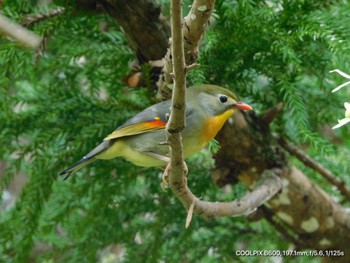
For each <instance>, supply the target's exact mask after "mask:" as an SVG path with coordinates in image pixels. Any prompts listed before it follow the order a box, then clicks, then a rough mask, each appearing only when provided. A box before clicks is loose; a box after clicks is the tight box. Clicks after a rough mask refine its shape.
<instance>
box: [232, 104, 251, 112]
mask: <svg viewBox="0 0 350 263" xmlns="http://www.w3.org/2000/svg"><path fill="white" fill-rule="evenodd" d="M234 107H235V108H237V109H239V110H253V108H252V107H251V106H249V105H248V104H245V103H243V102H237V103H236V104H234Z"/></svg>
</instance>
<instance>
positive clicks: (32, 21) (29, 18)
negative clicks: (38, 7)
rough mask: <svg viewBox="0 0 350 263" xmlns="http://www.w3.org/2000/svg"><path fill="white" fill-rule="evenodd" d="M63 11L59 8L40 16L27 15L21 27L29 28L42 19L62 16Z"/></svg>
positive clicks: (63, 9)
mask: <svg viewBox="0 0 350 263" xmlns="http://www.w3.org/2000/svg"><path fill="white" fill-rule="evenodd" d="M65 11H66V10H65V8H63V7H59V8H56V9H54V10H51V11H50V12H48V13H41V14H37V15H27V16H26V17H25V19H24V21H23V22H22V26H24V27H29V26H31V25H33V24H35V23H38V22H40V21H42V20H44V19H48V18H52V17H55V16H59V15H62V14H64V12H65Z"/></svg>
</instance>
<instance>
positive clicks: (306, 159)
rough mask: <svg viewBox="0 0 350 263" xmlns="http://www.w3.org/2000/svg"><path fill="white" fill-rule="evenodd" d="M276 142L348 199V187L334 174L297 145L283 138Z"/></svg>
mask: <svg viewBox="0 0 350 263" xmlns="http://www.w3.org/2000/svg"><path fill="white" fill-rule="evenodd" d="M278 143H279V144H280V145H281V146H282V147H283V148H284V149H285V150H286V151H288V152H289V153H290V154H292V155H294V156H295V157H297V158H298V159H299V160H300V161H301V162H302V163H303V164H304V165H305V166H307V167H309V168H311V169H313V170H314V171H316V172H318V173H319V174H320V175H322V176H323V177H324V178H325V179H326V180H327V181H328V182H330V183H331V184H333V185H334V186H336V187H337V188H338V190H339V191H340V192H341V193H342V194H343V195H344V196H345V197H346V198H347V199H348V200H350V189H349V187H347V185H346V183H345V182H344V181H343V180H341V179H339V178H338V177H337V176H336V175H335V174H333V173H332V172H331V171H330V170H328V169H327V168H325V167H323V166H322V165H321V164H319V163H318V162H316V161H315V160H314V159H312V158H311V157H310V156H308V155H307V154H306V153H304V152H303V151H301V150H300V149H298V148H297V147H295V146H293V145H291V144H289V143H287V142H286V141H285V140H284V139H283V138H281V139H279V140H278Z"/></svg>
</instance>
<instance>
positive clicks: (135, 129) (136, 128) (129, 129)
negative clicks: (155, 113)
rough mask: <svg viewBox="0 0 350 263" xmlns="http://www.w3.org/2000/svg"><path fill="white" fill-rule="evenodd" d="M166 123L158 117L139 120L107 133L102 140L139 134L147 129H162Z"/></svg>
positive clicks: (147, 130)
mask: <svg viewBox="0 0 350 263" xmlns="http://www.w3.org/2000/svg"><path fill="white" fill-rule="evenodd" d="M165 125H166V122H163V121H162V120H161V119H160V118H159V117H155V118H154V119H153V120H151V121H145V122H140V123H136V124H132V125H128V126H125V127H122V128H120V129H117V130H115V131H114V132H112V133H111V134H110V135H108V136H107V137H106V138H104V139H103V140H104V141H108V140H112V139H117V138H121V137H125V136H131V135H136V134H141V133H145V132H149V131H156V130H161V129H164V127H165Z"/></svg>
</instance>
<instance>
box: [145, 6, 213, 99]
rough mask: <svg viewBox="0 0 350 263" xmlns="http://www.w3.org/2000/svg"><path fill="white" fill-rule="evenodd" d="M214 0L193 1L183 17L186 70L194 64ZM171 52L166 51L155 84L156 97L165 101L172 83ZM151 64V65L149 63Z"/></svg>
mask: <svg viewBox="0 0 350 263" xmlns="http://www.w3.org/2000/svg"><path fill="white" fill-rule="evenodd" d="M214 4H215V0H195V1H193V4H192V6H191V9H190V11H189V13H188V15H187V16H186V17H185V20H184V26H182V30H183V39H184V41H185V42H184V49H185V53H184V54H185V61H186V65H189V68H188V70H191V68H193V67H194V66H192V64H194V62H195V61H196V60H197V57H198V46H199V43H200V39H201V36H202V34H203V32H204V30H205V27H206V25H207V24H208V22H209V18H210V16H211V13H212V11H213V8H214ZM171 54H172V51H171V50H168V51H167V54H166V55H165V57H164V59H163V60H162V64H163V69H162V72H161V74H160V76H159V80H158V82H157V87H158V97H160V98H163V99H167V98H168V97H169V88H168V86H169V84H171V83H172V82H173V78H172V76H171V74H170V73H172V71H173V70H172V65H171V60H172V58H171ZM151 64H152V63H151Z"/></svg>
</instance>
